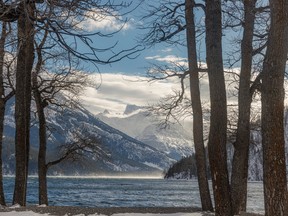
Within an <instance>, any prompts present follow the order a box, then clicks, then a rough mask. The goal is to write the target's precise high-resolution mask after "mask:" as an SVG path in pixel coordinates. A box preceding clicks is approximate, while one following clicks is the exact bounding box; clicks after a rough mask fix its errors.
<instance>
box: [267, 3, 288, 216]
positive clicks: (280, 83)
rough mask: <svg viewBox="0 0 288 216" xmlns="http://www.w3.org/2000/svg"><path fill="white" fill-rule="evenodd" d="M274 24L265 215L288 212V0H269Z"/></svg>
mask: <svg viewBox="0 0 288 216" xmlns="http://www.w3.org/2000/svg"><path fill="white" fill-rule="evenodd" d="M270 10H271V26H270V30H269V35H268V43H267V50H266V55H265V59H264V63H263V76H262V92H261V93H262V96H261V104H262V117H261V121H262V144H263V169H264V201H265V215H267V216H272V215H273V216H275V215H277V216H282V215H288V209H287V177H286V161H285V141H284V123H283V119H284V73H285V67H286V61H287V52H288V14H287V13H288V2H287V1H286V0H270Z"/></svg>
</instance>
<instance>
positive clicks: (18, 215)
mask: <svg viewBox="0 0 288 216" xmlns="http://www.w3.org/2000/svg"><path fill="white" fill-rule="evenodd" d="M96 215H97V216H104V215H98V214H93V215H90V216H96ZM158 215H161V216H202V215H203V214H202V213H173V214H150V213H148V214H142V213H125V214H113V216H158ZM0 216H53V215H51V214H39V213H34V212H32V211H22V212H16V211H12V212H0ZM77 216H85V215H84V214H80V215H77Z"/></svg>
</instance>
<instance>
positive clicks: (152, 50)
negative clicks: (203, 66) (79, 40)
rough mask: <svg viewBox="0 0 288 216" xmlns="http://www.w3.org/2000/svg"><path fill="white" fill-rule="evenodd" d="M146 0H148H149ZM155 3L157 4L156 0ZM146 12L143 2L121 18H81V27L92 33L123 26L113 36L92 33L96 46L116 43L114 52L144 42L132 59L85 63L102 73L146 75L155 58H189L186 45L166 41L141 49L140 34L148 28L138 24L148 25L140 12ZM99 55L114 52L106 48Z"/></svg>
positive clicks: (164, 60) (110, 54) (108, 54)
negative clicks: (110, 62)
mask: <svg viewBox="0 0 288 216" xmlns="http://www.w3.org/2000/svg"><path fill="white" fill-rule="evenodd" d="M137 2H138V1H134V2H133V4H132V6H131V7H130V8H133V7H135V6H136V3H137ZM143 2H144V1H143ZM145 2H147V3H148V2H149V0H148V1H147V0H146V1H145ZM153 4H155V2H154V3H153ZM145 12H146V11H145V3H143V4H142V5H141V6H139V7H137V8H136V9H135V10H134V11H132V12H131V13H128V14H126V15H123V16H120V19H122V21H121V20H119V19H116V18H113V17H107V18H103V19H101V20H100V21H98V22H95V21H93V20H89V19H87V20H85V21H84V22H82V23H81V24H80V26H79V27H81V28H83V29H85V30H87V31H89V32H90V33H93V32H99V31H100V32H101V33H104V34H109V33H112V32H115V31H118V30H120V29H121V31H119V32H117V33H115V34H114V35H113V36H112V37H108V38H105V37H97V36H95V37H91V39H94V41H93V46H95V47H97V48H108V47H111V46H113V45H114V44H116V43H117V45H116V46H115V47H114V48H113V51H114V53H117V52H120V51H122V50H126V49H131V48H133V47H135V46H137V45H140V46H141V47H139V48H140V49H141V51H140V52H137V54H134V55H132V56H131V57H132V58H133V59H128V58H124V59H122V60H121V61H119V62H116V63H113V64H108V65H99V64H98V65H97V67H98V68H95V67H93V65H91V64H89V63H86V64H87V65H86V66H88V67H87V69H88V70H90V71H91V72H93V71H95V72H97V71H99V72H101V73H122V74H130V75H141V76H145V74H146V71H147V67H149V66H151V63H152V62H153V63H155V62H167V61H174V60H176V61H177V60H178V61H180V60H181V61H183V60H185V59H184V58H186V52H187V51H186V48H185V47H181V46H178V47H175V46H168V45H167V44H165V43H162V44H157V45H155V46H153V47H146V48H145V49H143V50H142V48H143V44H141V42H139V41H140V38H143V37H144V35H145V33H147V31H146V30H143V29H142V30H141V29H139V28H140V26H143V25H145V23H144V22H145V20H144V21H143V20H141V16H143V15H144V13H145ZM120 13H121V12H120ZM124 20H125V21H126V22H125V23H124V22H123V21H124ZM79 45H81V44H79ZM83 51H87V50H83ZM98 55H99V56H100V57H102V58H103V59H108V58H109V57H111V56H112V55H113V53H112V52H110V51H107V52H103V53H98Z"/></svg>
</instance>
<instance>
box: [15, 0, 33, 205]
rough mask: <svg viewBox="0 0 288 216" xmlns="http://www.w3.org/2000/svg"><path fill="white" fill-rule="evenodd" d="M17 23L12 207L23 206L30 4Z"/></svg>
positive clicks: (30, 58)
mask: <svg viewBox="0 0 288 216" xmlns="http://www.w3.org/2000/svg"><path fill="white" fill-rule="evenodd" d="M19 9H20V10H21V11H22V13H21V15H20V17H19V19H18V56H17V67H16V91H15V125H16V134H15V157H16V175H15V188H14V197H13V204H16V203H17V204H19V205H21V206H25V205H26V193H27V178H28V163H29V145H30V105H31V71H32V68H33V62H34V46H33V43H34V34H35V32H34V26H33V20H32V19H31V18H33V16H34V3H33V2H30V1H29V2H28V3H24V2H22V3H21V5H20V6H19Z"/></svg>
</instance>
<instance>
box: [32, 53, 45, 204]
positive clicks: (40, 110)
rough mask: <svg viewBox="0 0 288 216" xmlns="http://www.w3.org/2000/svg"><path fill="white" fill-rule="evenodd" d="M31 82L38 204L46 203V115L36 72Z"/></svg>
mask: <svg viewBox="0 0 288 216" xmlns="http://www.w3.org/2000/svg"><path fill="white" fill-rule="evenodd" d="M40 52H41V51H40ZM38 61H39V60H38ZM41 62H42V61H41ZM36 70H37V69H36ZM32 83H33V96H34V99H35V103H36V108H37V116H38V121H39V133H38V134H39V152H38V181H39V204H40V205H42V204H45V205H48V195H47V166H46V147H47V139H46V117H45V113H44V109H45V105H43V103H42V98H41V93H40V92H39V89H38V82H37V73H33V77H32Z"/></svg>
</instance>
